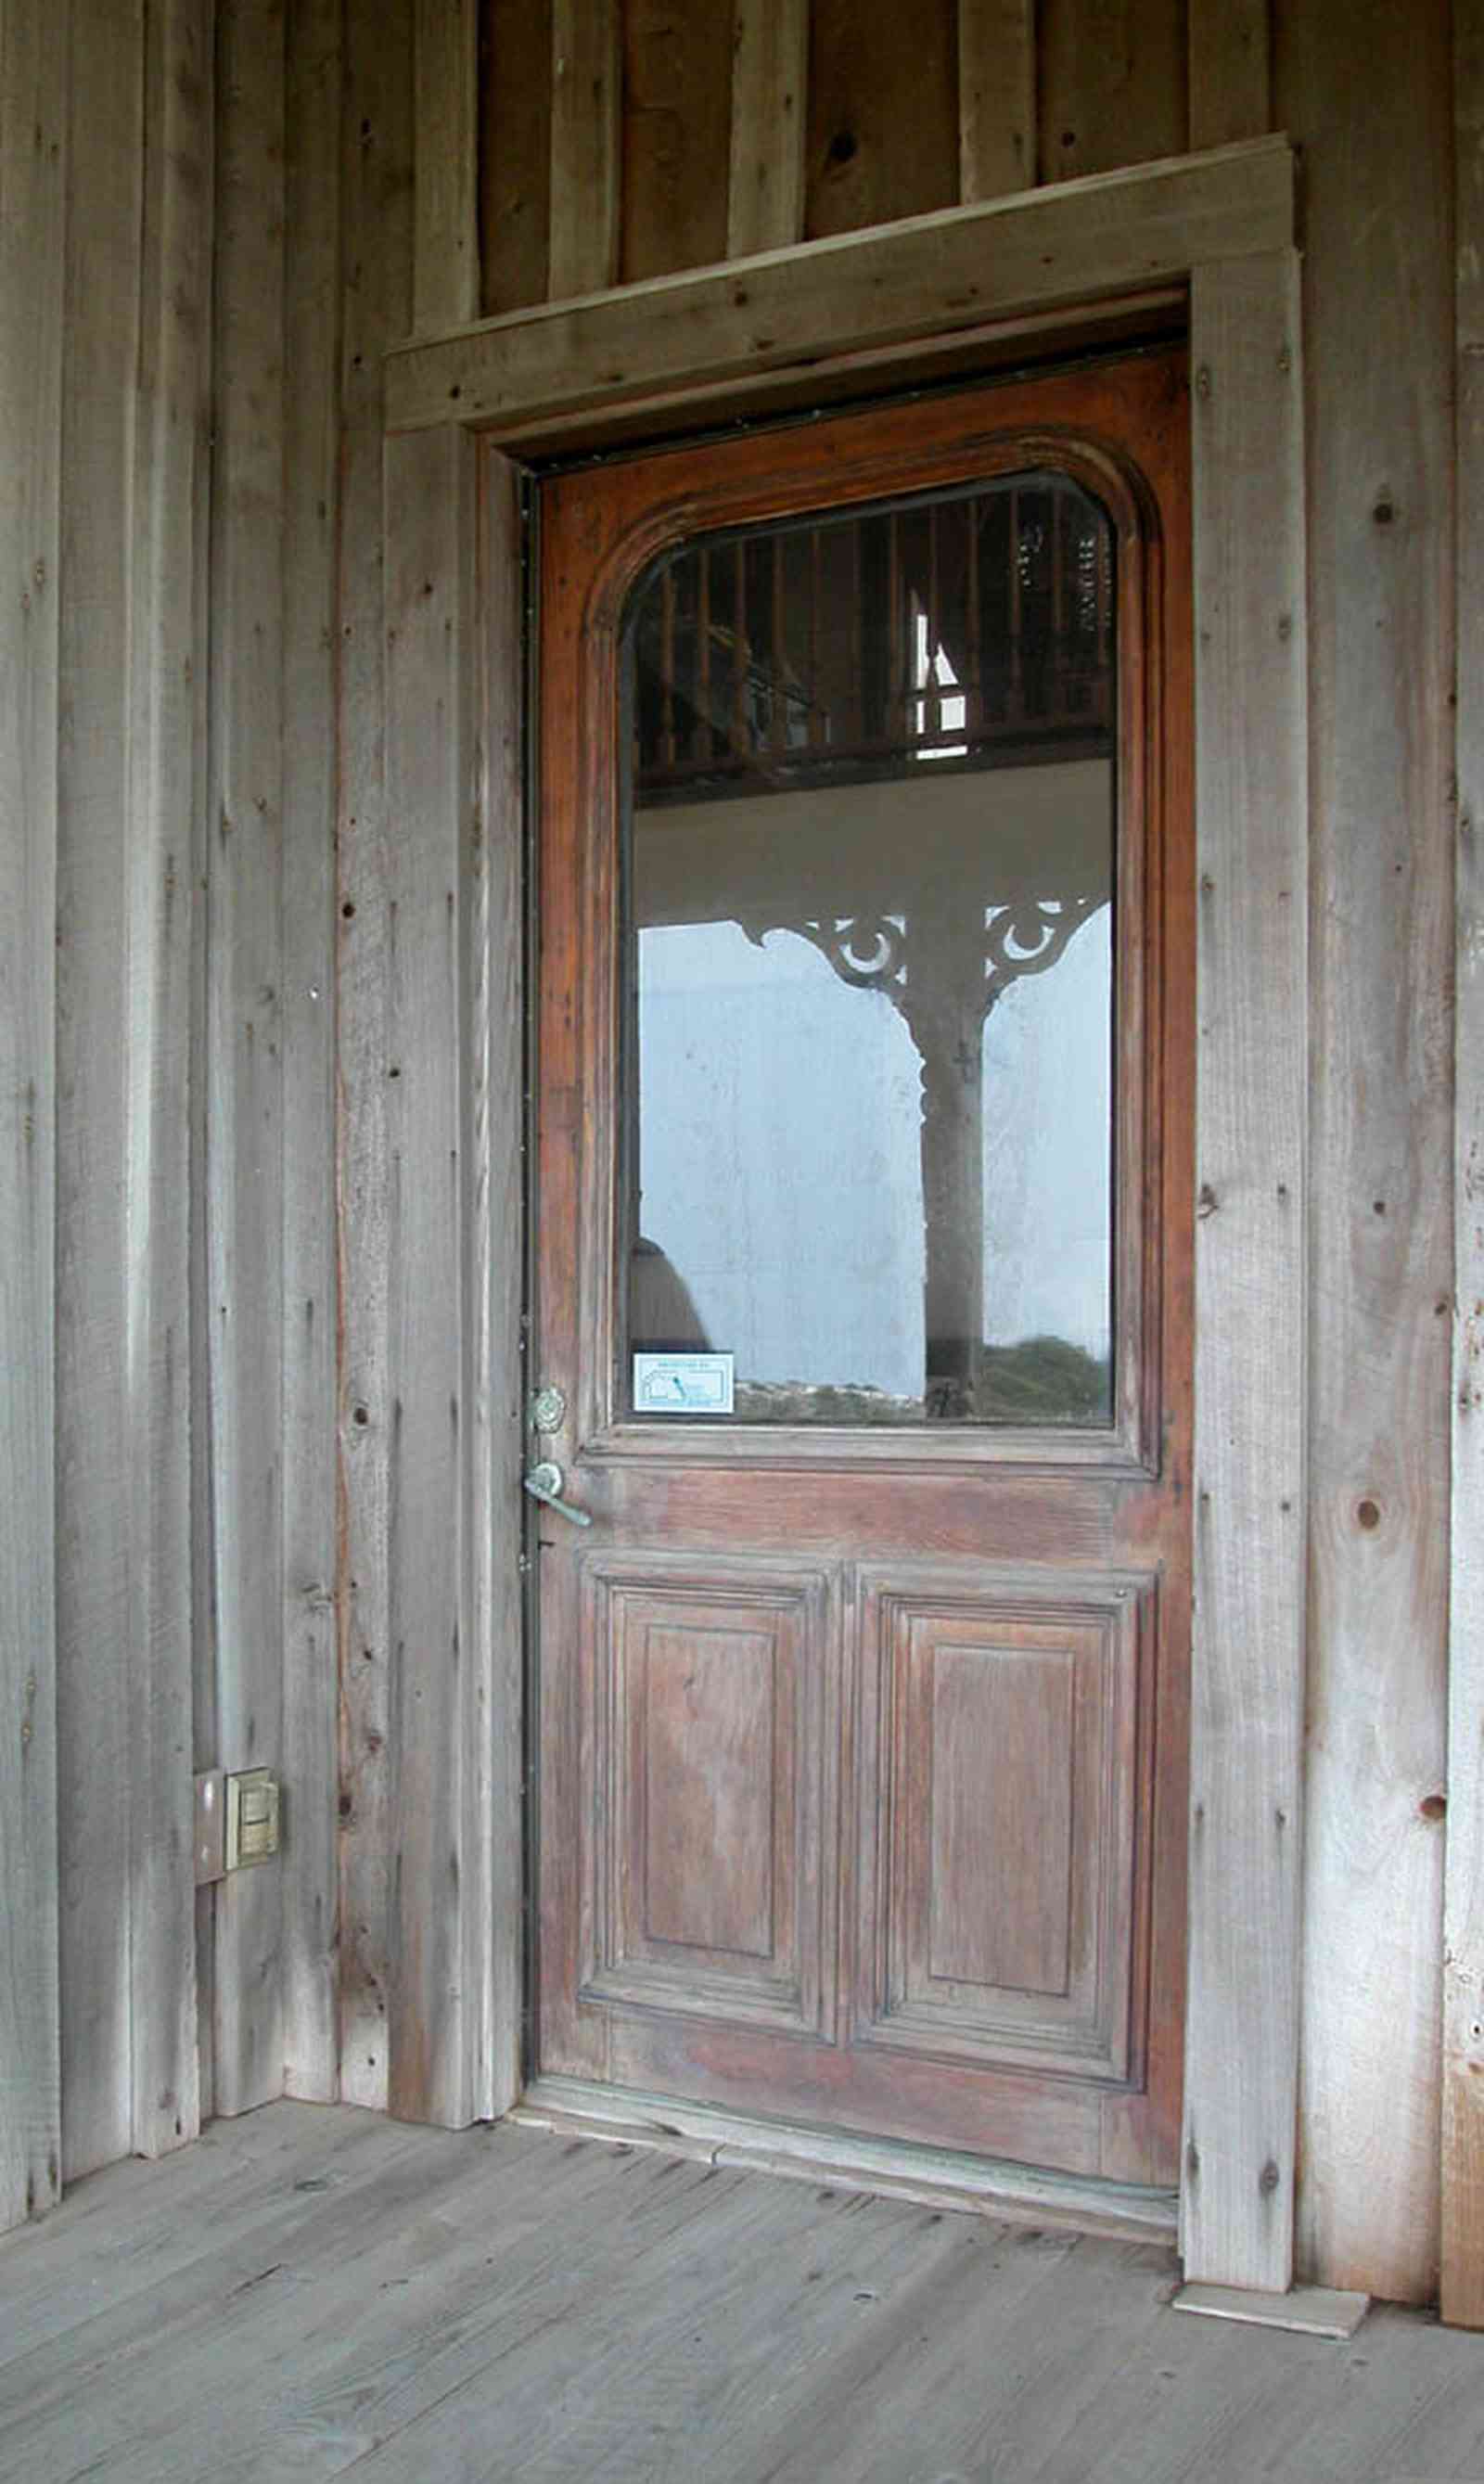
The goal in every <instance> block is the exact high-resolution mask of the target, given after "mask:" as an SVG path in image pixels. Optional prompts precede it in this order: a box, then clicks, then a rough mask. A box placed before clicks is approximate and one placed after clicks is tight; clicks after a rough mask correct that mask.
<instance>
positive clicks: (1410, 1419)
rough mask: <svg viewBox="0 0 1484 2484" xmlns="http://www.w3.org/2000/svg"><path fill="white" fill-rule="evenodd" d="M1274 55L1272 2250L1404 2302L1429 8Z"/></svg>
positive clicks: (1418, 1807)
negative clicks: (1286, 1546) (1308, 911)
mask: <svg viewBox="0 0 1484 2484" xmlns="http://www.w3.org/2000/svg"><path fill="white" fill-rule="evenodd" d="M1277 62H1278V106H1279V111H1280V114H1281V115H1282V119H1283V121H1285V123H1286V125H1287V126H1288V127H1289V128H1290V129H1291V130H1292V132H1293V134H1294V136H1295V138H1296V139H1297V140H1299V141H1301V142H1302V144H1303V146H1304V150H1305V162H1306V166H1307V174H1306V183H1305V188H1306V202H1307V203H1306V242H1307V248H1306V257H1305V285H1304V323H1305V339H1306V345H1305V351H1306V367H1307V395H1308V413H1309V441H1310V455H1309V622H1310V634H1311V635H1310V663H1311V669H1310V711H1309V733H1310V755H1311V775H1310V782H1311V790H1312V800H1313V815H1312V835H1313V844H1312V876H1311V887H1312V891H1313V914H1312V938H1313V949H1312V985H1311V990H1312V1013H1311V1018H1310V1078H1311V1152H1310V1170H1309V1212H1310V1253H1311V1256H1310V1263H1309V1266H1310V1297H1309V1314H1310V1328H1309V1388H1310V1398H1309V1715H1308V1723H1309V1736H1308V1773H1307V1796H1306V1819H1305V1880H1304V1920H1305V1935H1304V1957H1305V1964H1304V1992H1303V2013H1302V2014H1303V2024H1304V2029H1305V2037H1304V2066H1303V2082H1302V2121H1301V2141H1300V2146H1301V2154H1302V2157H1303V2161H1304V2164H1305V2168H1306V2174H1305V2184H1304V2200H1303V2207H1302V2220H1301V2228H1300V2237H1299V2251H1300V2262H1301V2267H1302V2269H1303V2272H1304V2273H1305V2274H1306V2275H1308V2276H1310V2277H1312V2278H1314V2279H1315V2280H1316V2281H1317V2282H1320V2283H1322V2284H1328V2285H1336V2286H1341V2287H1348V2286H1358V2287H1363V2288H1368V2289H1369V2290H1370V2291H1371V2292H1373V2293H1376V2294H1381V2295H1385V2296H1390V2297H1396V2298H1405V2299H1413V2300H1425V2299H1426V2298H1427V2297H1428V2296H1429V2295H1430V2294H1431V2292H1432V2290H1433V2287H1434V2284H1435V2282H1436V2270H1437V2224H1436V2214H1437V2211H1436V2199H1437V2162H1438V2158H1437V2149H1438V2113H1439V2087H1438V2078H1439V2029H1440V2014H1441V1988H1440V1968H1441V1904H1442V1863H1443V1852H1442V1829H1441V1826H1440V1823H1439V1822H1438V1820H1437V1819H1436V1818H1435V1817H1433V1816H1432V1807H1433V1804H1434V1797H1436V1796H1438V1795H1439V1794H1440V1793H1441V1792H1442V1790H1443V1787H1444V1634H1445V1629H1446V1613H1447V1542H1448V1466H1447V1418H1446V1412H1445V1409H1446V1404H1447V1397H1446V1391H1447V1386H1448V1339H1449V1319H1448V1310H1449V1301H1450V1293H1451V1239H1452V1222H1451V1202H1450V1197H1449V1190H1450V1184H1449V1173H1448V1168H1449V1165H1450V1162H1451V1156H1452V1123H1451V1116H1450V1112H1449V1103H1448V1088H1449V1058H1450V1051H1451V1026H1450V1012H1449V985H1450V980H1451V962H1452V919H1451V917H1452V862H1451V844H1452V839H1451V818H1450V810H1449V775H1450V769H1451V766H1452V759H1453V751H1452V716H1451V710H1450V706H1449V700H1450V695H1451V692H1452V689H1453V659H1452V647H1451V643H1450V642H1451V612H1452V586H1451V562H1452V543H1453V533H1452V506H1451V502H1452V492H1451V483H1450V465H1451V422H1450V419H1449V406H1448V396H1449V379H1448V353H1449V323H1450V314H1451V281H1450V267H1449V259H1448V229H1449V219H1450V199H1449V189H1450V176H1449V160H1450V154H1451V135H1450V128H1451V123H1450V114H1449V103H1448V47H1447V13H1446V11H1445V10H1444V9H1443V8H1441V7H1439V6H1432V5H1430V6H1427V7H1424V8H1420V9H1416V10H1411V11H1408V12H1407V13H1406V14H1405V15H1403V14H1400V13H1393V12H1390V11H1360V12H1357V11H1354V10H1347V9H1344V8H1340V7H1325V8H1321V9H1308V10H1305V9H1294V10H1290V11H1288V12H1286V13H1285V14H1284V18H1283V21H1282V27H1281V40H1280V41H1279V44H1278V51H1277ZM1362 183H1363V200H1364V212H1363V216H1359V217H1358V215H1357V201H1358V185H1360V184H1362Z"/></svg>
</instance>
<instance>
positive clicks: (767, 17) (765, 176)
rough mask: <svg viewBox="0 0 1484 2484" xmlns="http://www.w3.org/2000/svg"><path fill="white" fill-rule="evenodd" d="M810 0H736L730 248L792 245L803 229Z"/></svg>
mask: <svg viewBox="0 0 1484 2484" xmlns="http://www.w3.org/2000/svg"><path fill="white" fill-rule="evenodd" d="M808 76H809V0H737V8H736V12H735V15H734V19H733V35H732V123H731V141H730V148H729V153H728V165H727V226H726V255H727V257H728V258H747V257H751V255H752V253H753V252H754V251H760V250H787V249H788V248H789V247H790V246H791V244H793V243H794V242H796V241H798V240H799V239H800V238H801V236H802V233H803V229H804V128H805V122H806V117H807V83H808Z"/></svg>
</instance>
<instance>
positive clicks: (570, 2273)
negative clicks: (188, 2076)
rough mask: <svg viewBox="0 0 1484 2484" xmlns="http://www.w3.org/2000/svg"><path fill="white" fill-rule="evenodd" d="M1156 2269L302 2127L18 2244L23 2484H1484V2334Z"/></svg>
mask: <svg viewBox="0 0 1484 2484" xmlns="http://www.w3.org/2000/svg"><path fill="white" fill-rule="evenodd" d="M1174 2282H1175V2266H1174V2261H1173V2260H1172V2259H1171V2258H1170V2256H1169V2255H1167V2254H1166V2253H1164V2252H1162V2251H1160V2250H1159V2249H1157V2248H1155V2247H1153V2246H1150V2245H1145V2244H1119V2243H1110V2242H1097V2241H1093V2240H1088V2239H1081V2240H1079V2239H1076V2238H1073V2237H1069V2236H1066V2235H1064V2234H1051V2233H1043V2232H1039V2231H1034V2230H1030V2229H1027V2228H1015V2227H1011V2226H1005V2225H999V2224H992V2223H990V2222H989V2221H987V2220H986V2219H983V2218H980V2217H974V2216H959V2215H953V2214H945V2213H942V2212H940V2211H937V2210H932V2209H926V2208H920V2207H913V2206H910V2205H907V2204H905V2203H904V2202H901V2201H886V2200H872V2199H866V2198H863V2197H860V2196H858V2195H852V2194H850V2193H846V2192H832V2191H830V2190H828V2189H826V2188H823V2187H816V2186H815V2185H813V2184H809V2183H799V2182H793V2181H780V2180H777V2179H774V2178H769V2176H768V2175H766V2174H751V2173H742V2172H737V2171H731V2170H727V2169H718V2168H714V2167H711V2166H709V2165H707V2164H704V2163H694V2162H688V2161H684V2160H680V2159H676V2158H670V2157H665V2156H661V2155H657V2154H653V2153H651V2152H649V2151H647V2150H641V2149H634V2148H628V2147H622V2148H615V2147H608V2146H606V2145H603V2144H602V2143H599V2142H596V2141H582V2140H574V2139H562V2138H558V2137H553V2136H552V2135H550V2134H547V2133H545V2132H541V2131H536V2130H531V2129H524V2128H519V2127H516V2126H514V2125H512V2124H508V2123H505V2124H500V2125H499V2126H498V2127H496V2128H494V2129H483V2130H473V2131H466V2132H463V2133H461V2134H459V2135H457V2136H450V2135H449V2134H447V2133H446V2132H440V2131H431V2130H420V2129H410V2128H408V2127H406V2126H403V2125H401V2124H397V2123H394V2122H388V2121H385V2120H380V2119H379V2118H378V2117H376V2116H373V2115H370V2114H365V2113H361V2112H357V2111H355V2110H354V2109H352V2108H350V2107H337V2106H314V2105H300V2104H278V2105H270V2106H268V2107H266V2108H265V2109H264V2110H263V2111H262V2112H260V2113H256V2114H253V2115H251V2116H249V2117H247V2118H246V2119H245V2120H241V2121H236V2122H218V2123H216V2124H215V2125H214V2126H213V2127H212V2128H211V2129H210V2130H209V2131H208V2132H207V2133H206V2134H205V2136H204V2137H203V2138H202V2140H201V2142H200V2143H199V2144H198V2145H197V2146H196V2147H192V2148H189V2149H187V2150H185V2151H184V2152H183V2153H182V2154H180V2155H179V2156H176V2157H173V2158H171V2159H169V2160H168V2161H166V2162H165V2163H163V2164H160V2165H153V2166H146V2165H141V2164H130V2165H123V2166H117V2167H114V2168H113V2169H112V2170H110V2171H109V2172H107V2173H105V2174H96V2175H94V2177H93V2178H92V2179H91V2180H89V2181H87V2182H84V2183H82V2184H80V2185H79V2186H78V2187H77V2189H76V2190H75V2191H74V2192H73V2193H72V2194H71V2195H70V2196H69V2198H68V2199H67V2201H66V2202H65V2203H64V2205H63V2206H62V2208H61V2209H60V2210H58V2212H57V2213H56V2214H55V2215H54V2216H53V2217H52V2218H50V2219H49V2220H48V2221H47V2222H46V2223H45V2224H44V2225H41V2226H38V2227H36V2228H31V2229H29V2230H27V2231H25V2232H22V2233H21V2234H18V2235H15V2236H13V2237H11V2238H10V2239H9V2240H8V2241H7V2242H6V2243H4V2244H3V2245H0V2478H4V2479H6V2484H22V2479H24V2484H64V2479H65V2480H66V2484H80V2479H81V2478H82V2477H84V2476H87V2477H97V2478H100V2479H106V2484H197V2479H199V2484H206V2479H208V2478H209V2479H211V2484H250V2479H251V2484H281V2479H282V2484H287V2479H290V2478H296V2479H297V2478H315V2477H330V2476H338V2475H345V2474H349V2475H351V2476H353V2477H354V2478H355V2479H356V2484H391V2479H393V2478H394V2479H396V2484H475V2479H477V2484H485V2479H490V2480H491V2484H494V2479H500V2484H503V2479H504V2478H506V2477H510V2478H517V2477H518V2478H520V2479H521V2484H558V2479H560V2484H568V2479H571V2484H577V2479H581V2484H597V2479H603V2484H639V2479H646V2484H648V2479H654V2484H660V2479H664V2484H681V2479H685V2484H721V2479H727V2484H847V2480H848V2479H849V2484H1164V2479H1169V2484H1174V2479H1182V2484H1183V2479H1192V2484H1194V2479H1201V2484H1215V2479H1218V2478H1220V2479H1222V2484H1228V2479H1230V2484H1238V2479H1241V2484H1247V2479H1255V2478H1259V2477H1260V2478H1262V2479H1263V2484H1330V2479H1335V2480H1336V2484H1338V2479H1339V2478H1341V2477H1343V2478H1345V2479H1347V2484H1367V2479H1370V2484H1383V2479H1384V2484H1396V2480H1397V2479H1402V2478H1406V2479H1408V2484H1412V2479H1417V2478H1426V2479H1428V2480H1429V2484H1432V2479H1440V2484H1441V2479H1443V2478H1451V2479H1457V2478H1478V2479H1484V2339H1481V2338H1473V2337H1469V2336H1462V2335H1459V2334H1457V2333H1454V2332H1450V2331H1446V2330H1443V2329H1440V2328H1438V2327H1437V2326H1436V2324H1435V2323H1433V2322H1431V2321H1429V2320H1427V2319H1425V2318H1423V2317H1421V2316H1419V2315H1417V2314H1415V2313H1408V2312H1402V2311H1396V2310H1391V2309H1379V2310H1376V2311H1373V2312H1372V2313H1371V2315H1370V2317H1369V2318H1368V2320H1367V2321H1366V2322H1365V2324H1364V2326H1363V2328H1362V2329H1361V2331H1360V2333H1359V2335H1358V2336H1356V2337H1354V2338H1353V2339H1352V2340H1350V2341H1349V2343H1348V2344H1343V2345H1340V2344H1334V2343H1330V2342H1328V2341H1324V2340H1320V2339H1314V2338H1306V2337H1295V2336H1284V2335H1281V2334H1275V2333H1273V2332H1271V2331H1264V2330H1257V2329H1248V2328H1239V2327H1235V2326H1232V2325H1230V2324H1228V2323H1227V2322H1213V2321H1203V2320H1192V2319H1188V2318H1185V2317H1183V2316H1181V2315H1180V2314H1178V2313H1175V2312H1172V2311H1171V2310H1170V2309H1169V2308H1168V2298H1169V2296H1170V2293H1171V2291H1172V2290H1173V2287H1174Z"/></svg>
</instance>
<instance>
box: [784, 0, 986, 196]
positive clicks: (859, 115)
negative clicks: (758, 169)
mask: <svg viewBox="0 0 1484 2484" xmlns="http://www.w3.org/2000/svg"><path fill="white" fill-rule="evenodd" d="M806 128H807V137H806V140H805V151H804V231H805V233H806V234H807V235H808V236H809V238H810V239H811V240H813V239H815V238H817V237H819V236H821V235H823V234H826V233H842V232H853V231H856V230H858V229H860V227H861V226H863V225H879V224H885V223H886V222H887V221H888V220H895V219H897V218H899V217H903V216H913V215H923V214H928V213H930V212H931V210H932V209H933V208H937V207H947V206H952V205H953V204H954V203H955V202H956V201H957V199H958V43H957V37H956V33H955V24H954V9H953V0H920V5H919V6H918V8H917V9H916V10H915V11H914V13H913V17H912V27H911V40H910V41H906V42H904V40H903V24H902V18H901V14H900V12H899V11H898V10H897V9H896V8H895V7H894V6H893V5H892V0H811V6H810V11H809V92H808V110H807V116H806Z"/></svg>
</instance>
